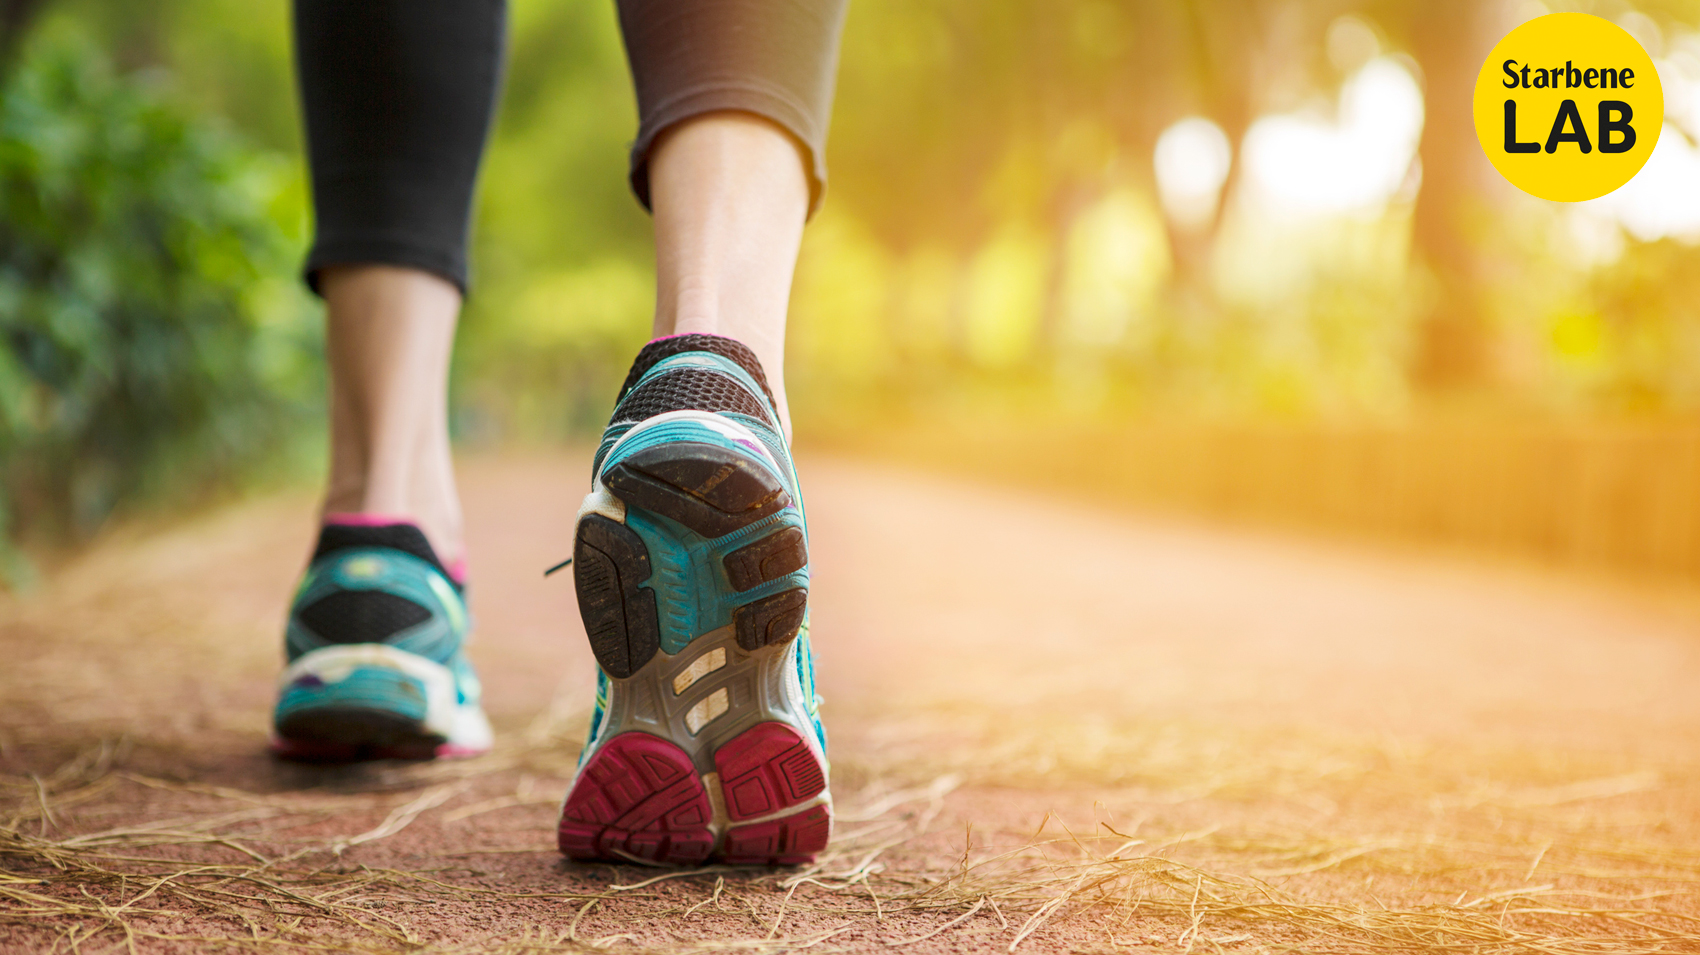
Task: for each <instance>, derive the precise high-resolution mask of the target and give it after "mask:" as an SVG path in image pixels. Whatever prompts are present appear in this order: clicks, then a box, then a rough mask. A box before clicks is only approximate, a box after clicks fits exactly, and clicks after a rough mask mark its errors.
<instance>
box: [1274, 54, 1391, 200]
mask: <svg viewBox="0 0 1700 955" xmlns="http://www.w3.org/2000/svg"><path fill="white" fill-rule="evenodd" d="M1422 128H1423V94H1422V90H1421V88H1419V87H1418V85H1417V81H1416V79H1415V78H1414V77H1413V76H1412V75H1411V72H1410V70H1409V69H1407V68H1406V67H1405V65H1404V64H1403V63H1401V62H1400V61H1399V60H1398V59H1396V58H1393V57H1385V56H1384V57H1377V58H1376V59H1373V60H1371V61H1370V62H1369V63H1367V64H1365V65H1364V67H1363V69H1361V70H1359V71H1358V72H1357V73H1355V74H1353V75H1352V77H1351V78H1350V79H1349V80H1347V81H1346V84H1345V85H1344V87H1342V88H1341V90H1340V103H1339V109H1338V119H1337V120H1336V121H1333V122H1330V121H1328V120H1325V119H1321V118H1319V117H1316V116H1314V115H1305V114H1299V113H1289V114H1281V115H1275V116H1265V117H1263V118H1262V119H1259V120H1258V121H1257V122H1255V123H1253V124H1252V126H1251V129H1250V130H1248V131H1247V132H1246V136H1245V145H1244V147H1243V148H1242V150H1241V155H1242V158H1243V161H1244V162H1245V164H1246V165H1245V168H1246V173H1247V174H1248V176H1249V177H1250V178H1251V181H1252V185H1253V186H1254V187H1255V189H1256V191H1257V193H1258V195H1259V198H1261V199H1264V200H1266V201H1267V203H1268V204H1269V205H1271V206H1273V207H1274V208H1275V209H1276V210H1278V211H1281V212H1286V213H1288V214H1292V215H1297V216H1309V215H1326V214H1339V213H1369V214H1375V213H1378V212H1380V210H1381V209H1382V208H1383V207H1384V206H1385V205H1386V204H1387V203H1388V201H1389V200H1391V199H1392V198H1393V197H1394V196H1395V195H1396V194H1398V193H1399V191H1400V187H1401V186H1402V185H1403V184H1404V183H1405V181H1406V178H1407V177H1408V176H1409V174H1410V171H1411V162H1412V160H1413V159H1414V158H1415V157H1416V152H1417V142H1418V139H1419V138H1420V137H1421V135H1422Z"/></svg>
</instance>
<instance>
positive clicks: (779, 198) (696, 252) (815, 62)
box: [619, 0, 845, 434]
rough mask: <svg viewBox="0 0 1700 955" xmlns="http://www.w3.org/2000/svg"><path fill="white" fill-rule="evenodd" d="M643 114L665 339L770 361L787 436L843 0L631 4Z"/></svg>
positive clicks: (637, 181) (626, 21) (640, 158)
mask: <svg viewBox="0 0 1700 955" xmlns="http://www.w3.org/2000/svg"><path fill="white" fill-rule="evenodd" d="M619 12H620V29H621V33H622V34H623V36H624V37H625V41H626V51H627V55H628V58H629V59H630V62H631V68H632V79H633V81H634V85H635V86H636V88H637V97H638V109H639V113H640V117H639V125H638V135H637V140H636V142H635V143H634V144H633V146H632V165H631V180H632V188H633V189H634V191H636V193H637V195H638V199H639V201H641V202H643V203H644V204H645V205H647V206H649V207H650V208H651V209H652V210H653V212H654V214H655V250H656V272H657V275H656V281H657V287H656V311H655V334H656V335H657V336H662V335H672V334H682V333H687V332H708V333H712V334H717V335H724V336H727V337H729V338H734V339H737V340H738V341H741V342H743V343H744V344H745V345H747V346H749V347H750V349H751V350H753V351H754V352H755V353H756V356H757V357H758V358H759V359H760V360H761V364H762V367H763V369H764V370H765V371H766V373H767V379H768V383H769V384H770V385H771V386H772V390H773V397H774V398H775V399H776V403H777V404H778V406H779V407H778V410H779V414H780V417H781V419H782V421H783V422H784V427H785V431H786V433H787V434H789V433H790V414H789V410H788V409H787V406H786V401H785V388H784V354H785V309H786V303H787V300H788V298H789V296H790V291H791V276H792V271H793V269H794V267H795V265H796V259H797V246H798V243H799V241H800V240H801V236H802V228H803V222H804V220H805V219H806V218H807V217H808V215H809V213H810V212H812V211H813V210H814V209H815V208H816V207H817V206H818V205H819V204H820V199H821V194H822V191H823V189H824V188H825V182H826V161H825V152H826V132H827V125H828V119H829V118H830V114H831V111H832V93H833V85H834V80H835V78H836V75H837V70H838V37H839V33H840V31H841V30H842V28H843V23H844V13H845V2H844V0H814V2H807V3H792V2H774V0H698V2H693V3H688V4H681V3H676V2H672V0H619Z"/></svg>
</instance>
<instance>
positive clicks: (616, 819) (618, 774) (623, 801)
mask: <svg viewBox="0 0 1700 955" xmlns="http://www.w3.org/2000/svg"><path fill="white" fill-rule="evenodd" d="M712 822H713V810H712V809H711V807H710V805H709V801H708V792H707V790H705V789H704V788H703V785H702V780H701V779H699V778H698V777H697V775H696V771H695V769H694V767H693V766H692V765H691V760H690V757H689V756H687V755H685V753H684V751H683V750H681V749H680V748H679V747H678V746H676V745H674V744H673V743H670V742H668V741H667V740H664V739H661V738H660V737H658V736H651V735H649V734H648V733H635V732H634V733H622V734H620V735H619V736H616V737H614V738H613V739H611V740H609V741H608V743H607V745H605V746H603V747H602V748H601V749H600V750H598V751H597V753H596V755H595V756H593V757H591V760H590V762H589V763H587V764H586V765H585V767H584V768H583V769H582V770H581V771H580V772H579V778H578V780H577V781H576V782H575V783H574V785H573V789H572V793H571V795H569V796H568V797H567V802H566V805H565V806H564V807H563V808H562V812H561V823H560V827H559V830H558V832H557V841H558V844H559V846H560V849H561V852H563V853H564V854H566V855H567V856H568V857H570V858H574V859H586V860H588V859H606V860H610V861H618V860H622V859H627V860H629V859H636V860H641V861H644V862H653V863H662V864H670V865H695V864H698V863H701V862H703V861H705V860H707V858H708V856H709V854H710V853H711V852H713V851H714V841H715V840H714V831H713V829H712V828H710V826H711V823H712Z"/></svg>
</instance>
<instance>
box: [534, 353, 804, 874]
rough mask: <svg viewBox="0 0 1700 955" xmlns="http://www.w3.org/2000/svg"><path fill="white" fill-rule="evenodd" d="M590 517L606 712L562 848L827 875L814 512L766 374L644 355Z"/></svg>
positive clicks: (582, 760) (585, 554) (587, 528)
mask: <svg viewBox="0 0 1700 955" xmlns="http://www.w3.org/2000/svg"><path fill="white" fill-rule="evenodd" d="M592 475H593V479H592V482H591V491H590V495H589V496H588V497H586V498H585V500H584V504H583V506H581V507H580V508H579V516H578V525H577V533H576V538H575V541H574V545H573V577H574V583H575V585H576V589H577V592H578V605H579V613H580V614H581V615H582V616H583V618H584V629H585V633H586V634H587V635H588V636H589V638H590V648H591V651H592V652H593V653H594V654H595V656H596V661H597V664H598V673H597V694H596V709H595V712H594V714H593V715H592V718H591V727H590V736H589V739H588V740H587V741H586V743H585V747H584V751H583V753H582V754H581V755H580V757H579V767H578V772H577V775H576V776H575V777H574V779H573V784H572V787H571V789H570V790H569V791H568V793H567V796H566V799H565V800H564V801H563V803H562V806H561V822H560V826H559V830H558V839H559V844H560V848H561V851H562V852H563V853H565V854H566V855H568V856H570V857H572V858H574V859H586V860H589V859H600V860H607V861H621V860H626V861H634V862H644V863H650V864H678V865H693V864H699V863H703V862H706V861H708V860H710V859H718V860H721V861H724V862H729V863H754V864H775V863H779V864H789V863H802V862H808V861H810V860H812V859H813V858H814V856H815V854H816V853H817V852H819V851H820V850H822V849H824V848H825V847H826V843H827V838H828V836H829V834H830V832H831V825H832V797H831V795H830V793H829V791H828V789H827V773H828V767H827V760H826V735H825V732H824V731H823V730H822V728H821V724H820V719H819V714H818V709H819V701H818V699H817V698H816V696H815V687H814V663H813V659H812V657H811V654H810V651H809V637H808V632H809V624H808V598H809V556H808V555H809V549H808V528H807V526H806V525H805V523H804V520H803V499H802V497H801V495H800V493H799V491H798V486H797V474H796V471H795V469H794V468H793V467H792V463H791V454H790V451H789V449H788V448H787V447H786V443H785V438H784V435H783V433H782V432H781V431H780V427H779V419H778V415H777V414H776V413H775V411H774V401H773V397H772V394H771V393H770V392H769V391H768V387H767V381H766V377H765V375H763V373H762V368H761V364H760V363H759V362H758V361H757V360H756V357H755V355H754V353H752V352H751V351H750V350H749V349H748V348H746V347H745V346H743V345H742V344H740V343H738V342H736V341H734V340H732V339H729V338H721V337H719V336H713V335H677V336H673V337H670V338H664V339H659V340H657V341H654V342H651V343H650V344H649V345H648V346H646V347H645V348H644V349H643V351H642V352H640V353H639V354H638V358H637V362H636V363H635V364H634V365H633V367H632V371H631V374H630V376H628V377H627V379H626V384H625V387H624V388H622V389H621V392H620V400H619V404H618V406H617V407H616V408H615V411H614V416H613V419H612V422H611V423H610V424H609V425H608V430H607V431H606V432H604V434H603V436H602V444H601V447H600V448H598V449H597V453H596V460H595V464H594V467H593V469H592Z"/></svg>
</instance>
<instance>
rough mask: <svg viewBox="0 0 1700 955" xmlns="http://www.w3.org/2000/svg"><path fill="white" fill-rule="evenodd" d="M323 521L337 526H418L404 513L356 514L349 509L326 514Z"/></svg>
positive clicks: (417, 523)
mask: <svg viewBox="0 0 1700 955" xmlns="http://www.w3.org/2000/svg"><path fill="white" fill-rule="evenodd" d="M325 523H326V524H335V525H337V526H338V527H391V526H393V525H396V524H410V525H412V526H414V527H418V526H419V522H418V521H416V520H414V519H413V518H411V517H408V516H407V515H405V514H356V513H353V512H351V511H342V512H339V513H334V514H326V515H325Z"/></svg>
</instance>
